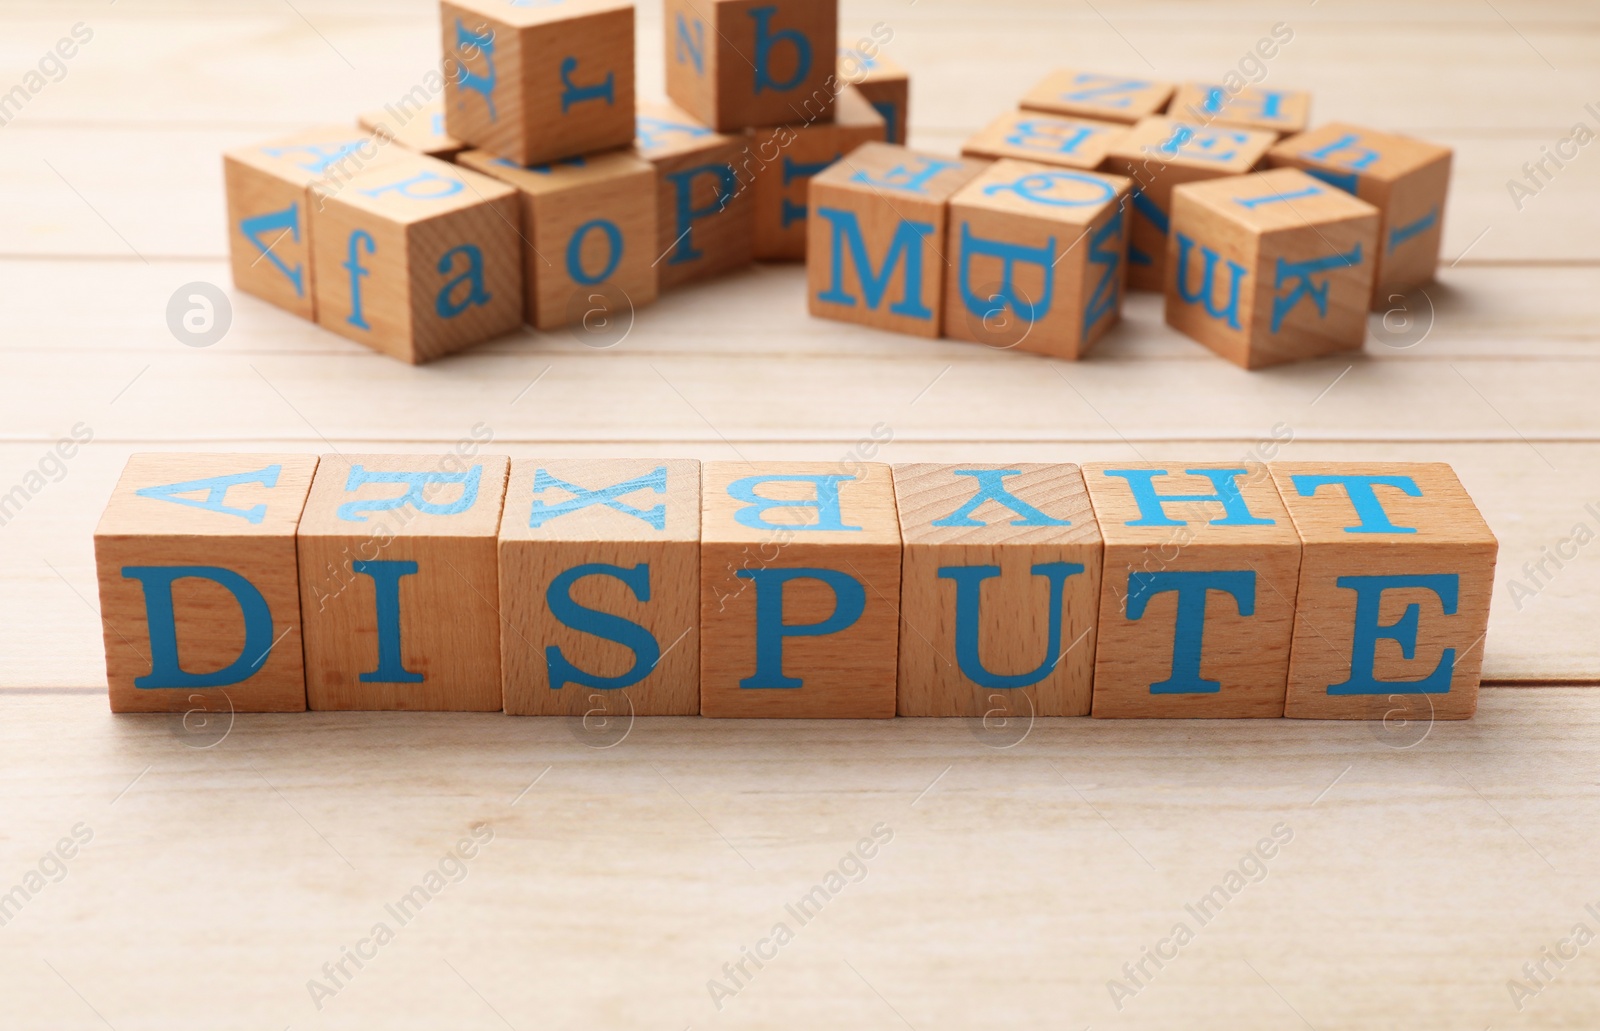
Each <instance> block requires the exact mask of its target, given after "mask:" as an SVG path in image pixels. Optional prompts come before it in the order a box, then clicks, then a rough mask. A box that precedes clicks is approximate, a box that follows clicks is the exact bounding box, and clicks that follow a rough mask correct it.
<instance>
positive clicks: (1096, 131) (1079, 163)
mask: <svg viewBox="0 0 1600 1031" xmlns="http://www.w3.org/2000/svg"><path fill="white" fill-rule="evenodd" d="M1127 134H1128V127H1127V126H1126V125H1122V124H1119V123H1117V122H1096V121H1092V120H1090V119H1087V118H1065V117H1062V116H1060V115H1046V114H1040V113H1039V112H1037V111H1007V112H1006V113H1004V114H1002V115H1001V116H1000V117H999V118H996V119H995V120H994V121H992V122H990V123H989V124H988V125H987V126H986V127H985V128H984V129H983V130H982V131H981V132H979V133H978V134H977V135H975V136H973V137H972V138H971V139H969V140H967V142H966V143H963V144H962V145H961V156H962V157H967V158H984V159H986V160H990V161H993V160H995V159H997V158H1015V159H1017V160H1018V161H1037V162H1039V163H1040V164H1044V165H1060V166H1062V167H1064V168H1082V169H1086V170H1089V171H1093V170H1094V169H1096V168H1099V167H1100V166H1101V165H1102V164H1103V163H1104V162H1105V159H1106V155H1108V154H1109V153H1110V152H1111V145H1112V144H1113V143H1115V142H1117V141H1118V140H1120V139H1122V137H1124V136H1126V135H1127Z"/></svg>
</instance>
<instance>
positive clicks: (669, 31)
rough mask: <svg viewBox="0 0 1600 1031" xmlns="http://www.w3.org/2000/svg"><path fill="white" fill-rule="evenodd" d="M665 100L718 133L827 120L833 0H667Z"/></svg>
mask: <svg viewBox="0 0 1600 1031" xmlns="http://www.w3.org/2000/svg"><path fill="white" fill-rule="evenodd" d="M662 13H663V25H662V29H663V38H664V40H665V43H666V47H665V64H666V89H667V96H669V97H671V98H672V100H673V102H675V103H676V104H677V105H678V106H679V107H681V108H683V109H684V110H685V111H688V112H689V113H690V114H692V115H694V116H695V117H696V118H698V119H700V120H701V121H702V122H705V123H706V124H707V125H709V126H711V127H712V128H714V129H716V130H717V131H719V132H736V131H738V130H741V129H749V128H754V127H757V126H771V125H786V124H792V123H812V122H828V121H831V120H832V119H833V108H834V97H835V95H836V94H837V93H838V89H837V82H836V80H835V74H834V60H833V55H834V52H835V49H836V47H837V46H838V36H839V5H838V2H837V0H666V2H665V4H664V6H663V10H662Z"/></svg>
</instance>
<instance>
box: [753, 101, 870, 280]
mask: <svg viewBox="0 0 1600 1031" xmlns="http://www.w3.org/2000/svg"><path fill="white" fill-rule="evenodd" d="M834 115H835V118H834V120H833V121H831V122H813V123H811V124H809V125H780V126H776V127H774V128H771V129H752V130H751V131H750V132H749V134H748V136H749V140H750V144H749V149H748V151H747V152H746V155H745V156H746V160H747V165H746V171H745V173H744V174H743V176H742V178H743V179H744V180H745V181H747V182H748V183H749V184H750V185H749V188H750V191H751V196H752V197H753V199H754V200H755V256H756V257H757V258H758V259H759V260H761V261H803V260H805V256H806V196H807V189H808V187H809V185H810V183H811V179H812V177H813V176H815V175H816V174H817V173H818V172H821V171H822V170H823V169H825V168H827V167H828V166H829V165H832V164H833V163H834V162H836V161H838V160H840V159H841V158H843V157H844V156H845V155H846V154H849V153H850V152H851V151H853V150H855V149H856V148H857V147H859V146H861V145H862V144H863V143H872V142H878V143H881V142H883V140H884V135H885V132H886V129H885V124H884V120H883V116H882V115H881V114H879V113H878V112H877V110H876V109H874V108H873V106H872V105H871V104H869V103H868V102H867V99H866V97H864V96H862V95H861V93H860V92H859V91H858V90H856V88H855V87H853V86H847V87H845V89H844V90H842V91H841V92H840V93H839V99H838V102H837V103H836V104H835V105H834Z"/></svg>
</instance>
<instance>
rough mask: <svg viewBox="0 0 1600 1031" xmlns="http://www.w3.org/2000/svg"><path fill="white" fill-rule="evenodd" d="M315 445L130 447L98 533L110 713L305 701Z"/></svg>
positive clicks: (287, 705) (300, 705) (285, 708)
mask: <svg viewBox="0 0 1600 1031" xmlns="http://www.w3.org/2000/svg"><path fill="white" fill-rule="evenodd" d="M316 467H317V460H316V459H315V458H313V457H311V456H310V455H225V454H223V455H197V454H189V455H185V454H177V455H168V454H136V455H134V456H132V457H131V458H129V459H128V464H127V466H126V468H124V469H123V471H122V477H121V478H120V479H119V480H118V481H117V486H116V489H115V491H114V492H113V493H112V495H111V500H110V501H109V502H108V503H107V504H106V509H105V512H104V514H103V515H102V516H101V517H100V525H99V526H98V527H97V528H96V529H95V533H94V554H95V568H96V570H97V572H98V575H99V580H100V616H101V620H102V625H103V627H104V630H105V645H106V682H107V684H108V685H109V687H110V690H111V711H112V712H190V711H202V712H207V713H230V712H297V711H301V710H304V709H305V707H306V681H305V671H304V667H303V666H302V660H301V650H300V649H301V645H300V639H301V632H300V592H299V588H298V573H297V570H296V568H295V528H296V526H298V525H299V522H300V510H301V508H302V506H304V504H305V501H306V494H307V492H308V491H309V490H310V489H311V477H312V473H313V472H314V471H315V469H316Z"/></svg>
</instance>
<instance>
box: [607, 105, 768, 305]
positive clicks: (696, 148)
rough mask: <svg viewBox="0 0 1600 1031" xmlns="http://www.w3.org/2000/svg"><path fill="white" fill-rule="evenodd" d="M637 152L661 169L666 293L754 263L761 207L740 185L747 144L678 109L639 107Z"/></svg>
mask: <svg viewBox="0 0 1600 1031" xmlns="http://www.w3.org/2000/svg"><path fill="white" fill-rule="evenodd" d="M637 124H638V133H637V135H636V136H635V137H634V142H633V148H634V151H635V153H637V154H638V155H639V156H640V157H642V158H644V159H645V160H646V161H648V162H650V164H652V165H654V166H655V177H656V218H657V221H658V222H659V224H660V227H661V228H660V232H659V233H658V234H657V236H656V255H657V260H656V275H657V279H658V281H659V284H660V288H661V289H662V290H666V289H667V288H669V287H673V286H677V285H679V284H681V283H687V282H691V281H693V280H696V279H707V278H710V277H711V276H720V275H722V274H724V273H727V272H731V271H733V270H734V269H737V268H743V267H744V266H746V265H748V264H750V259H751V251H752V247H753V245H754V235H753V234H754V225H753V211H754V204H753V202H752V198H751V194H750V191H749V190H748V189H745V188H744V187H743V186H742V185H741V183H740V182H739V171H740V169H741V168H742V167H743V164H744V156H745V141H744V139H743V138H742V137H736V136H725V135H723V134H722V133H719V132H715V131H713V130H711V129H709V128H707V127H706V126H704V125H702V124H701V123H700V122H697V121H696V120H695V119H694V118H693V117H692V116H690V115H688V114H686V113H685V112H684V111H682V110H680V109H679V108H677V107H675V106H673V105H672V104H652V103H649V102H645V103H642V104H640V105H639V116H638V119H637Z"/></svg>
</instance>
